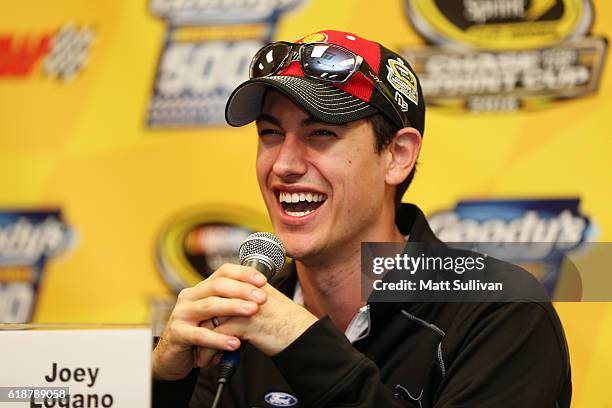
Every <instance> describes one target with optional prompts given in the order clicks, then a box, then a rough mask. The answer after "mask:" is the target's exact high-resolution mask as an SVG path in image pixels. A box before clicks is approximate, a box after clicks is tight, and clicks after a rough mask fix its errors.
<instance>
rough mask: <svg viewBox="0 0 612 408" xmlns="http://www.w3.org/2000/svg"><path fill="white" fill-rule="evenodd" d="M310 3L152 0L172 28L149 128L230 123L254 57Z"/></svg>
mask: <svg viewBox="0 0 612 408" xmlns="http://www.w3.org/2000/svg"><path fill="white" fill-rule="evenodd" d="M304 1H305V0H232V1H229V0H226V1H218V0H214V1H213V0H196V1H189V2H185V1H182V0H151V1H150V3H149V7H150V10H151V12H152V13H153V14H154V15H155V16H157V17H160V18H162V19H164V20H165V21H166V23H167V30H166V35H165V40H164V44H163V49H162V51H161V56H160V58H159V64H158V67H157V75H156V78H155V83H154V85H153V95H152V97H151V100H150V102H149V108H148V112H147V124H148V126H150V127H165V126H193V125H220V124H225V103H226V101H227V99H228V98H229V96H230V93H231V92H232V91H233V90H234V88H235V87H236V86H237V85H238V84H240V83H241V82H243V81H245V80H246V79H248V68H249V64H250V62H251V58H252V57H253V55H254V54H255V53H256V52H257V50H259V49H260V48H261V47H262V46H263V45H265V44H267V43H268V42H270V41H271V39H272V36H273V34H274V30H275V29H276V24H277V22H278V19H279V18H280V17H281V16H282V15H283V14H284V13H285V12H287V11H289V10H292V9H294V8H296V7H297V6H299V5H301V4H302V3H303V2H304Z"/></svg>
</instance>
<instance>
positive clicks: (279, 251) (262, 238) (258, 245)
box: [238, 232, 285, 273]
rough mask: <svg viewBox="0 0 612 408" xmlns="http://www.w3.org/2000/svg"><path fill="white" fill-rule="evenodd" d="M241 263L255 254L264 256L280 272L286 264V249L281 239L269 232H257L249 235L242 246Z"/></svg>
mask: <svg viewBox="0 0 612 408" xmlns="http://www.w3.org/2000/svg"><path fill="white" fill-rule="evenodd" d="M238 252H239V256H240V263H242V262H243V261H244V259H245V258H246V257H247V256H249V255H253V254H259V255H264V256H266V257H268V258H270V259H271V260H272V262H274V266H275V267H276V270H275V271H274V273H276V272H278V271H280V270H281V269H282V268H283V265H284V264H285V247H284V246H283V243H282V242H281V240H280V239H278V237H277V236H276V235H274V234H271V233H269V232H255V233H253V234H251V235H249V236H248V237H247V238H246V239H245V240H244V242H243V243H242V244H241V245H240V249H239V251H238Z"/></svg>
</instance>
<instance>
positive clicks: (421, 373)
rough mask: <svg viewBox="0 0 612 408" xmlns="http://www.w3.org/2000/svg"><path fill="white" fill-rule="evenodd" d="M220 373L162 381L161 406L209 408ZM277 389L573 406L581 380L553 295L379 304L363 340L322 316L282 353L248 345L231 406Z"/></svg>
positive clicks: (288, 276) (350, 398)
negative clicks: (574, 375) (574, 374)
mask: <svg viewBox="0 0 612 408" xmlns="http://www.w3.org/2000/svg"><path fill="white" fill-rule="evenodd" d="M397 225H398V226H399V228H400V231H402V233H404V234H409V235H410V238H409V240H410V241H414V242H427V241H437V238H436V237H435V235H434V234H433V233H432V231H431V229H430V228H429V226H428V224H427V221H426V220H425V217H424V215H423V213H422V212H421V211H420V210H419V209H418V208H417V207H415V206H414V205H402V206H401V208H400V210H399V211H398V217H397ZM295 283H296V273H295V270H294V269H293V268H287V270H286V271H284V273H282V274H281V275H280V276H278V277H277V278H276V279H275V286H276V287H277V288H279V290H281V291H282V292H284V293H285V294H286V295H287V296H289V297H292V295H293V290H294V288H295ZM217 375H218V370H217V369H216V368H211V369H208V370H202V372H200V370H198V369H194V370H193V371H192V372H191V374H190V375H189V376H188V377H187V378H185V379H184V380H180V381H173V382H170V381H155V382H154V386H153V406H154V407H187V406H189V407H209V406H210V405H211V404H212V398H213V395H214V394H213V393H214V390H215V381H216V378H217ZM275 392H284V393H287V394H291V395H292V396H294V397H295V398H296V399H297V400H298V403H297V405H292V406H295V407H538V408H540V407H569V404H570V398H571V381H570V367H569V357H568V350H567V344H566V341H565V338H564V334H563V329H562V327H561V323H560V321H559V318H558V317H557V314H556V312H555V310H554V308H553V307H552V306H551V304H549V303H543V302H521V303H371V304H370V332H369V334H368V336H367V337H366V338H364V339H362V340H359V341H357V342H356V343H355V344H351V343H350V342H349V341H348V340H347V338H346V336H345V335H344V333H342V332H340V331H339V330H338V329H337V328H336V327H335V326H334V325H333V324H332V322H331V320H330V319H329V318H322V319H321V320H319V321H318V322H317V323H315V324H314V325H313V326H311V327H310V328H309V329H308V330H307V331H306V332H305V333H303V334H302V335H301V336H300V337H299V338H298V339H297V340H296V341H295V342H293V343H292V344H291V345H289V346H288V347H287V348H286V349H285V350H283V351H282V352H281V353H279V354H278V355H276V356H274V357H272V358H270V357H267V356H266V355H264V354H263V353H261V352H260V351H259V350H257V349H255V348H254V347H252V346H249V345H247V346H246V347H245V348H244V349H243V351H242V356H241V363H240V366H239V368H238V370H237V371H236V374H235V375H234V378H233V379H232V381H231V383H230V385H229V387H228V388H227V389H226V390H225V391H224V394H223V398H222V402H221V407H222V408H230V407H248V408H250V407H271V406H289V405H282V402H283V401H282V398H281V400H277V401H276V405H272V404H269V403H268V402H266V400H265V398H266V396H268V399H269V398H270V397H271V396H274V395H280V394H274V393H275ZM190 400H191V402H189V401H190ZM289 400H290V399H289ZM289 400H287V399H285V402H287V401H289ZM271 402H274V401H271Z"/></svg>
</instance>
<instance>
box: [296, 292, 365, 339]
mask: <svg viewBox="0 0 612 408" xmlns="http://www.w3.org/2000/svg"><path fill="white" fill-rule="evenodd" d="M293 301H294V302H295V303H297V304H298V305H300V306H304V293H303V292H302V286H300V281H299V280H298V281H296V282H295V291H294V292H293ZM368 334H370V305H365V306H362V307H361V308H359V311H358V312H357V314H356V315H355V316H354V317H353V320H351V322H350V323H349V325H348V327H347V328H346V331H345V332H344V335H345V336H346V338H347V339H348V340H349V341H350V342H351V343H355V342H356V341H358V340H361V339H365V338H366V337H368Z"/></svg>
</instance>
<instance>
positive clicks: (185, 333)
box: [153, 264, 269, 380]
mask: <svg viewBox="0 0 612 408" xmlns="http://www.w3.org/2000/svg"><path fill="white" fill-rule="evenodd" d="M265 284H266V278H265V276H264V275H263V274H261V273H260V272H258V271H256V270H255V269H253V268H249V267H246V266H240V265H232V264H225V265H223V266H222V267H221V268H219V269H217V270H216V271H215V272H214V273H213V274H212V275H211V276H210V277H208V278H207V279H205V280H204V281H202V282H200V283H198V284H197V285H196V286H194V287H192V288H187V289H184V290H182V291H181V292H180V293H179V296H178V300H177V302H176V305H175V306H174V310H172V314H171V315H170V318H169V319H168V323H167V324H166V327H165V329H164V332H163V333H162V335H161V337H160V340H159V342H158V343H157V346H156V347H155V350H153V375H154V376H155V377H156V378H158V379H162V380H178V379H181V378H184V377H185V376H187V374H189V372H190V371H191V369H192V368H193V367H194V364H195V360H194V354H195V353H194V346H195V347H199V348H200V349H199V350H200V352H199V353H198V354H199V356H198V361H197V363H198V364H197V365H198V366H201V367H203V366H207V365H209V364H210V360H211V359H212V357H213V356H214V355H215V353H217V351H225V350H237V349H238V348H239V347H240V340H239V338H238V336H235V335H228V334H224V333H222V332H221V331H216V330H213V329H214V327H213V325H212V322H210V319H212V318H214V317H219V318H228V317H232V316H235V317H238V316H241V317H243V318H246V317H247V316H252V315H254V314H255V313H257V312H258V310H259V309H260V307H261V305H262V304H263V303H264V302H266V298H267V294H266V291H265V290H262V289H260V288H261V287H262V286H264V285H265ZM268 286H269V285H268ZM219 320H221V321H223V320H224V319H219ZM201 323H202V324H201Z"/></svg>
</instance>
